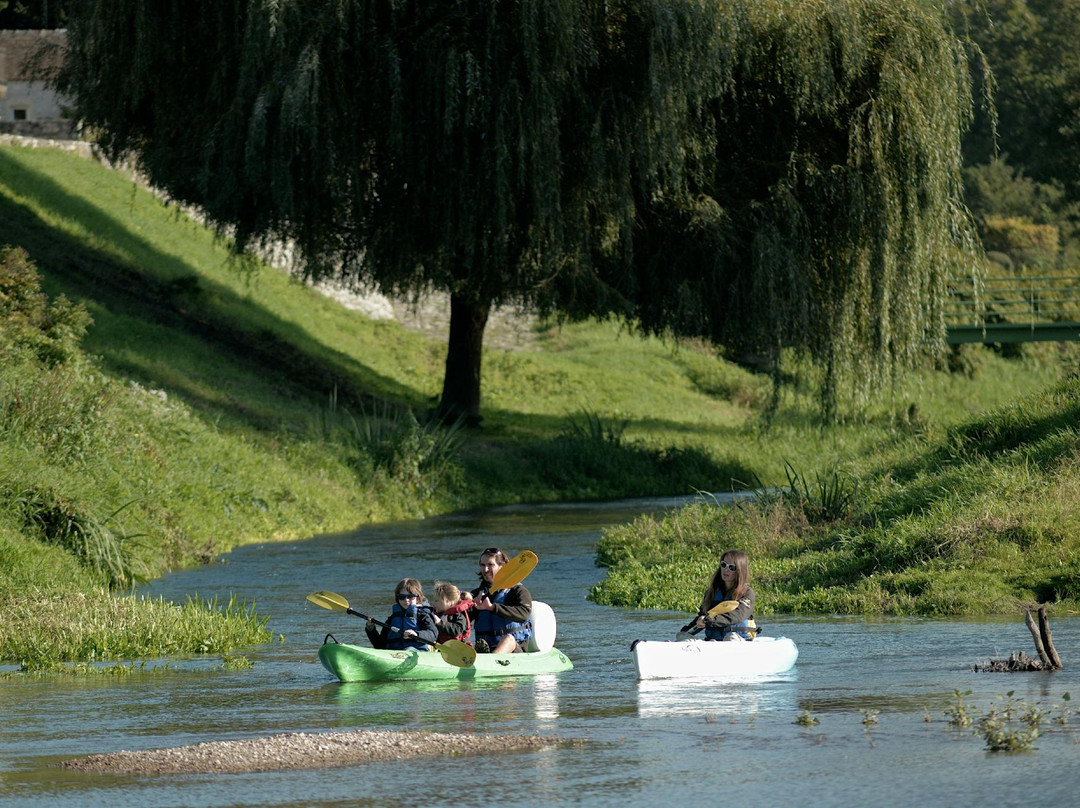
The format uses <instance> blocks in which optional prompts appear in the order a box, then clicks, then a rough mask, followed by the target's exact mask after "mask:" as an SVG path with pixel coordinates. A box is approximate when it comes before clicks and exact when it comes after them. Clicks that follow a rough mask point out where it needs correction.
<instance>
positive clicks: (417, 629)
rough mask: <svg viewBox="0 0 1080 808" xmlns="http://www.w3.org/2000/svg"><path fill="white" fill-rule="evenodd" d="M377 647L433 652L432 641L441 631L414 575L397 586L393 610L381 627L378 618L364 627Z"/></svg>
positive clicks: (392, 649)
mask: <svg viewBox="0 0 1080 808" xmlns="http://www.w3.org/2000/svg"><path fill="white" fill-rule="evenodd" d="M364 630H365V631H366V632H367V636H368V639H369V640H371V645H372V646H373V647H374V648H385V649H387V650H388V651H406V650H410V649H415V650H417V651H431V650H432V648H431V646H430V645H429V643H433V642H436V638H437V637H438V636H439V630H438V628H437V627H436V626H435V620H434V619H433V618H432V616H431V609H430V608H428V607H427V606H426V601H425V600H424V589H423V587H422V586H420V582H419V581H418V580H416V579H415V578H403V579H402V580H401V583H399V584H398V585H397V586H396V587H394V610H393V611H392V612H391V613H390V616H389V617H388V618H386V625H385V626H383V627H382V629H381V630H380V629H379V627H378V626H376V625H375V621H373V620H368V622H367V625H366V626H365V627H364Z"/></svg>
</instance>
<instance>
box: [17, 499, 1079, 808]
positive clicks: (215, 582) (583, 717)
mask: <svg viewBox="0 0 1080 808" xmlns="http://www.w3.org/2000/svg"><path fill="white" fill-rule="evenodd" d="M673 504H674V502H673V501H671V500H635V501H627V502H620V503H609V504H603V505H597V504H590V505H551V506H540V507H536V506H529V507H525V506H521V507H512V508H501V509H495V510H490V511H484V512H477V513H467V514H457V515H451V516H445V517H438V518H432V519H427V520H418V521H410V522H400V523H393V524H386V525H376V526H368V527H364V528H362V529H359V530H357V531H354V532H350V533H347V534H340V535H327V536H318V537H314V538H310V539H307V540H304V541H297V542H290V543H280V544H264V545H251V546H248V547H245V548H242V549H239V550H237V551H235V552H233V553H231V554H229V555H227V556H225V557H224V558H223V559H221V563H219V564H215V565H212V566H208V567H203V568H200V569H196V570H190V571H185V572H180V573H176V574H172V575H169V576H166V577H165V578H163V579H161V580H158V581H155V582H153V583H152V584H151V585H148V586H147V587H145V588H144V591H145V592H146V593H147V594H152V595H155V596H156V595H163V596H165V597H166V598H168V599H171V600H175V601H179V602H182V601H183V600H184V599H185V598H186V597H188V596H189V595H194V594H196V593H197V594H199V595H200V596H202V597H215V596H216V597H218V598H219V599H220V600H222V601H225V602H227V601H228V599H229V597H230V596H232V595H236V596H237V597H239V598H240V599H242V600H246V601H249V602H250V601H252V600H254V601H255V603H256V605H257V609H258V611H259V612H260V613H261V614H269V615H270V616H271V620H270V623H269V625H270V628H271V629H272V630H273V631H274V632H275V635H281V638H280V639H277V640H275V642H274V643H273V644H271V645H268V646H266V647H263V648H258V649H254V650H250V651H247V652H245V653H246V655H247V656H248V658H249V659H250V660H251V662H252V663H253V666H252V667H251V668H250V669H248V670H221V669H220V660H219V659H213V660H204V659H182V660H168V661H164V660H163V661H159V662H157V663H154V664H151V665H148V666H147V669H146V670H145V671H136V672H135V673H133V674H131V675H129V676H122V677H114V676H101V677H66V676H65V677H54V676H49V677H22V676H14V677H10V676H9V677H6V678H0V806H9V805H10V806H47V805H57V804H60V803H61V802H63V803H64V804H68V803H70V804H73V805H80V806H108V807H109V808H120V806H140V808H147V806H224V805H229V806H309V805H310V806H345V805H357V806H368V805H370V806H384V805H391V804H394V803H399V802H402V801H410V802H416V803H418V804H424V805H453V806H471V805H479V804H490V803H492V802H493V801H496V802H502V803H507V804H511V805H540V804H550V803H561V804H576V805H585V806H598V807H599V806H612V808H614V807H615V806H627V805H629V806H653V805H672V806H674V805H686V804H698V803H701V802H702V801H709V800H723V801H725V802H728V803H732V804H742V803H748V802H752V803H754V804H758V805H763V806H799V807H800V808H805V806H814V805H822V806H830V805H845V806H847V805H869V804H873V805H875V806H913V805H919V806H927V805H930V806H934V805H960V804H964V805H971V804H975V805H991V804H995V805H997V804H1001V805H1016V804H1020V803H1022V802H1023V803H1027V802H1031V803H1037V804H1039V805H1042V806H1057V805H1061V806H1065V805H1073V804H1075V801H1076V795H1077V793H1078V792H1080V767H1077V766H1076V763H1077V761H1078V759H1080V714H1077V715H1072V714H1071V704H1072V702H1069V701H1068V700H1067V697H1066V694H1070V693H1071V694H1075V695H1076V696H1078V697H1080V675H1078V673H1077V670H1078V668H1077V667H1076V664H1075V662H1076V659H1077V648H1078V645H1080V620H1077V619H1075V618H1061V617H1055V618H1054V620H1053V623H1052V628H1053V630H1054V639H1055V642H1056V645H1057V647H1058V650H1059V652H1060V653H1061V655H1062V657H1063V659H1064V661H1065V666H1066V670H1064V671H1059V672H1056V673H1052V674H1042V673H1037V674H1033V673H1029V674H986V673H980V674H976V673H972V672H971V671H970V669H969V666H970V665H971V664H972V663H979V662H985V661H986V660H987V659H988V658H990V657H1003V656H1007V655H1008V653H1009V652H1010V651H1014V650H1025V651H1027V652H1029V653H1031V650H1032V647H1031V646H1032V644H1031V638H1030V635H1029V634H1028V632H1027V629H1026V628H1025V626H1024V624H1023V622H1022V617H1021V616H1019V615H1018V616H1016V617H1015V618H1013V619H1009V620H981V621H959V620H928V619H862V618H844V617H821V618H812V619H810V618H802V619H800V618H788V617H770V618H762V619H760V620H759V622H761V623H763V624H764V625H765V626H766V631H767V633H770V634H773V635H786V636H789V637H791V638H793V639H794V640H795V641H796V643H797V644H798V646H799V650H800V656H799V661H798V664H797V666H796V668H795V670H794V671H793V672H792V673H789V674H784V675H781V676H774V677H768V678H764V679H760V680H755V681H743V682H719V683H715V682H714V683H708V682H705V683H702V682H684V683H679V682H638V681H637V680H636V677H635V674H634V668H633V663H632V661H631V658H630V643H631V642H632V641H633V640H634V639H636V638H639V637H640V638H650V639H667V638H672V637H673V636H674V632H675V631H676V630H677V629H678V627H679V626H680V625H681V624H682V623H683V622H685V619H686V615H683V614H678V613H673V612H663V611H644V610H642V611H638V610H628V609H615V608H608V607H601V606H596V605H594V604H592V603H589V602H588V601H587V600H585V594H586V592H587V591H588V589H589V587H590V586H591V585H592V584H594V583H596V582H597V581H599V580H600V579H601V577H602V576H603V570H602V569H600V568H597V567H596V566H595V565H594V563H593V556H594V548H595V543H596V540H597V538H598V536H599V531H600V529H601V528H602V527H603V526H604V525H608V524H613V523H617V522H624V521H628V520H630V519H632V518H634V517H635V516H636V515H637V514H639V513H642V512H650V511H655V510H659V509H663V508H667V507H670V506H672V505H673ZM490 546H501V547H503V548H504V549H505V550H506V551H507V552H508V553H509V554H511V555H513V554H514V553H517V552H519V551H520V550H523V549H532V550H534V551H535V552H536V553H537V554H538V555H539V556H540V563H539V565H538V566H537V568H536V570H535V571H534V572H533V573H532V574H531V575H530V576H529V578H528V580H527V581H526V583H527V585H528V587H529V589H530V590H531V591H532V593H533V596H534V597H536V598H538V599H540V600H544V601H546V602H547V603H549V604H550V605H551V606H552V607H553V608H554V610H555V613H556V615H557V616H558V619H559V632H558V640H557V645H558V647H559V648H560V649H562V650H563V651H564V652H565V653H566V654H567V655H568V656H570V658H571V659H573V661H574V664H575V669H574V670H572V671H569V672H566V673H563V674H560V675H557V676H545V677H537V678H532V679H529V678H522V679H508V680H503V681H495V682H484V681H474V682H457V681H454V682H448V683H354V684H341V683H339V682H337V681H336V680H334V679H333V677H332V676H330V674H328V673H327V672H326V671H325V670H324V669H323V668H322V667H321V665H320V664H319V662H318V659H317V657H316V651H317V649H318V647H319V645H320V644H321V642H322V641H323V638H324V636H325V635H326V634H327V633H332V634H334V635H335V637H337V638H338V639H339V640H341V641H343V642H348V641H361V638H362V637H363V624H362V621H360V620H359V619H357V618H354V617H350V616H348V615H345V614H343V613H340V612H329V611H326V610H323V609H320V608H318V607H317V606H314V605H313V604H311V603H309V602H307V601H306V600H305V595H307V594H308V593H309V592H311V591H314V590H319V589H327V590H332V591H335V592H339V593H341V594H343V595H345V596H346V597H347V598H348V599H349V601H350V603H351V604H352V605H353V607H354V608H356V609H358V610H360V611H365V612H367V613H370V614H374V615H377V616H382V615H384V614H386V613H387V612H388V611H389V608H390V599H391V594H392V592H393V587H394V585H395V583H396V582H397V581H398V580H399V579H400V578H401V577H403V576H406V575H408V576H412V577H416V578H419V579H421V580H422V581H423V582H424V583H425V587H430V582H431V581H432V580H434V579H436V578H447V579H449V580H452V581H454V582H456V583H458V585H459V586H465V585H468V584H471V583H472V582H473V581H474V580H475V578H474V575H475V569H476V558H477V555H478V553H479V551H480V550H482V549H484V548H486V547H490ZM751 564H752V560H751ZM704 583H705V582H704V581H703V582H702V586H704ZM165 662H168V667H164V665H165ZM958 691H959V692H960V693H961V694H964V695H963V696H962V699H963V703H964V705H965V708H967V709H979V710H981V711H983V712H985V710H986V709H987V708H988V707H989V706H990V705H991V704H992V703H993V702H995V701H997V702H1000V701H1001V700H1003V699H1005V698H1006V694H1007V693H1008V692H1009V691H1013V698H1014V699H1016V700H1019V701H1024V702H1026V703H1029V704H1030V703H1038V705H1039V706H1041V707H1042V708H1044V709H1047V710H1051V711H1052V713H1053V715H1051V716H1048V717H1047V718H1046V719H1045V720H1044V722H1043V733H1042V735H1041V736H1040V738H1039V739H1038V741H1037V743H1036V749H1034V750H1033V751H1030V752H1027V753H1024V754H1004V753H992V752H989V751H987V749H986V745H985V743H984V740H983V737H982V736H981V735H979V734H977V733H975V732H973V730H972V729H971V728H968V729H967V730H963V731H959V730H957V729H955V728H954V727H953V726H952V725H950V722H949V721H948V719H947V717H946V711H947V710H948V708H949V707H950V705H955V704H956V703H957V695H956V694H957V692H958ZM967 691H970V692H967ZM1076 704H1077V709H1078V710H1080V698H1078V700H1077V702H1076ZM1062 706H1065V707H1066V708H1069V709H1070V712H1069V713H1068V715H1067V716H1066V721H1065V723H1059V722H1057V721H1055V720H1054V716H1055V715H1060V714H1061V710H1060V708H1061V707H1062ZM800 717H803V718H810V717H812V718H816V719H817V720H818V723H816V724H810V725H804V724H800V723H797V721H798V719H800ZM875 719H876V723H874V720H875ZM374 728H379V729H386V728H403V729H431V730H447V731H455V732H478V733H530V734H531V733H540V734H546V735H557V736H559V737H561V738H565V739H568V740H575V741H578V742H579V743H577V744H572V745H570V744H568V745H565V746H560V747H557V748H551V749H546V750H543V751H536V752H526V753H515V754H513V755H508V756H505V757H468V758H438V757H437V758H433V759H430V760H416V761H409V762H405V763H370V764H363V765H357V766H353V767H346V768H336V769H321V770H314V771H290V772H271V773H260V774H243V775H240V774H236V775H215V776H211V775H184V776H168V777H136V776H119V775H100V774H86V773H79V772H71V771H67V770H64V769H60V768H59V767H57V765H56V764H57V763H58V762H60V761H63V760H67V759H70V758H73V757H79V756H83V755H88V754H93V753H99V752H111V751H116V750H120V749H129V750H133V749H150V748H159V747H169V746H178V745H182V744H189V743H197V742H202V741H212V740H229V739H240V738H250V737H256V736H264V735H271V734H276V733H282V732H325V731H331V730H348V729H374Z"/></svg>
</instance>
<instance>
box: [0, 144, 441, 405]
mask: <svg viewBox="0 0 1080 808" xmlns="http://www.w3.org/2000/svg"><path fill="white" fill-rule="evenodd" d="M0 175H2V176H3V177H4V180H5V183H8V184H10V185H12V186H13V187H17V188H18V189H19V192H20V193H21V194H24V195H27V196H30V197H32V198H34V200H35V202H36V203H37V204H38V205H40V206H41V207H42V208H47V209H51V210H53V211H55V212H56V213H57V215H58V216H60V217H63V218H68V219H71V220H74V221H78V222H79V223H80V224H81V225H82V226H83V227H84V228H86V230H87V231H88V232H91V233H94V234H96V235H99V236H101V237H102V238H104V239H107V240H109V241H111V242H114V243H116V244H117V245H118V247H119V248H120V249H121V250H122V251H123V252H126V253H128V254H131V255H138V256H143V258H142V260H145V261H146V262H147V264H148V266H136V265H133V264H131V263H129V262H126V261H123V260H120V259H118V258H116V257H114V256H111V255H108V254H106V253H105V252H103V251H101V250H98V249H95V248H93V247H91V246H88V245H87V244H86V243H85V242H84V241H82V240H80V239H78V238H76V237H73V236H70V235H68V234H66V233H64V232H62V231H60V230H58V229H56V228H53V227H51V226H50V225H49V224H47V223H46V222H44V221H42V220H41V219H40V217H39V216H37V215H36V214H35V213H34V212H33V211H32V210H31V209H29V208H28V207H26V206H23V205H20V204H17V203H16V202H14V201H13V200H11V199H10V198H8V197H7V196H3V195H0V222H2V223H3V224H2V225H0V242H2V243H10V244H15V245H18V246H20V247H22V248H23V249H24V250H26V252H27V253H28V254H29V255H30V258H31V259H32V260H33V261H34V263H35V264H36V265H37V267H38V269H39V270H40V271H41V272H42V274H43V276H44V286H45V288H46V289H47V290H48V291H49V293H50V294H53V295H55V294H58V293H63V294H65V295H67V296H68V297H69V298H71V299H73V300H77V301H78V300H81V301H84V302H86V303H87V305H88V307H89V308H90V309H91V310H92V312H93V313H94V318H95V325H94V326H92V327H91V334H90V335H89V337H88V345H87V347H88V348H89V350H91V351H92V352H94V353H96V354H98V355H99V356H100V357H101V359H102V361H103V364H104V366H105V367H106V368H107V369H112V370H117V371H122V372H125V373H131V372H134V373H136V374H137V375H138V376H140V377H141V380H142V381H144V382H146V383H148V384H151V385H154V386H159V387H162V388H164V389H166V390H174V391H177V392H182V393H183V394H184V395H185V397H189V398H191V399H194V400H192V401H191V403H192V404H193V406H200V401H199V400H198V399H199V398H200V394H199V393H197V392H196V391H198V390H199V389H200V388H205V386H206V385H205V379H200V378H196V376H197V375H198V374H199V373H200V370H199V368H200V367H201V368H202V369H203V370H209V369H210V368H213V367H214V366H215V365H221V364H222V363H223V362H227V364H229V365H233V366H235V369H236V372H237V374H242V373H246V374H248V375H249V377H250V378H252V379H256V380H258V383H259V384H263V385H269V386H271V387H273V388H275V389H277V390H278V392H279V394H280V395H282V397H283V398H285V399H291V400H295V399H297V398H300V399H309V400H310V399H313V398H314V399H316V400H319V399H321V400H322V401H325V400H326V396H328V395H329V393H330V391H332V390H334V389H336V390H337V391H338V398H339V401H341V402H342V403H348V402H349V401H358V402H364V401H366V400H370V397H371V396H372V395H377V396H383V397H388V398H393V399H397V400H399V401H403V402H407V403H409V404H412V405H416V404H420V403H422V401H423V397H422V396H421V394H419V393H418V392H417V391H416V390H414V389H412V388H409V387H407V386H404V385H401V384H400V383H398V382H397V381H395V380H394V379H392V378H389V377H386V376H384V375H382V374H379V373H376V372H374V371H373V370H371V368H369V367H367V366H365V365H363V364H361V363H359V362H357V361H356V360H355V359H354V358H353V357H350V356H348V355H346V354H342V353H340V352H337V351H334V350H332V349H330V348H327V347H326V346H325V345H322V344H320V343H318V342H316V341H315V340H313V339H311V337H310V336H308V334H307V333H306V332H305V331H304V330H303V328H301V327H300V326H298V325H297V324H295V323H291V322H288V321H284V320H281V319H280V318H277V317H275V316H274V315H272V314H270V313H269V312H267V311H266V310H265V309H264V308H262V307H260V306H258V305H257V304H255V303H253V302H251V301H250V300H247V299H244V298H243V297H241V296H239V295H237V294H236V293H235V292H234V291H232V290H230V289H228V288H227V287H224V286H222V285H220V284H217V283H215V282H214V281H212V280H208V279H207V278H205V277H204V276H202V275H200V274H198V272H197V271H196V270H195V268H193V267H192V266H190V265H188V264H186V263H184V262H183V261H181V260H179V259H177V258H176V257H175V256H171V255H168V254H165V253H162V252H160V251H158V250H156V249H155V248H154V246H153V245H152V244H151V243H149V242H147V241H146V240H145V239H142V238H141V237H140V236H138V235H137V234H136V233H134V232H132V231H131V230H130V229H129V228H128V227H126V226H125V225H124V223H123V222H121V221H118V220H117V219H116V218H115V217H113V216H111V215H109V214H108V213H106V212H104V211H103V210H102V209H101V208H98V207H96V206H95V205H93V204H92V203H91V202H90V201H88V200H86V199H83V198H81V197H78V196H75V195H72V194H71V193H69V192H68V191H66V190H65V189H63V188H61V187H60V186H59V185H58V184H57V183H55V182H54V181H53V180H52V179H50V178H49V177H48V176H46V175H44V174H41V173H39V172H35V171H33V170H31V169H27V168H26V167H25V166H23V165H22V164H20V163H19V162H17V161H15V160H13V159H12V158H10V157H9V156H8V155H6V154H5V153H4V152H3V150H0ZM151 266H152V268H151ZM95 330H97V331H98V333H99V334H101V335H103V336H104V337H105V338H101V339H98V338H97V337H96V336H95V334H94V331H95ZM125 334H126V335H127V337H128V338H127V339H125V338H124V335H125ZM105 335H107V336H105ZM193 352H203V353H204V355H203V356H201V357H198V356H196V357H193V355H192V353H193ZM163 367H168V368H169V374H168V375H167V376H166V375H165V374H164V373H163V372H160V371H155V368H163ZM182 369H186V370H182ZM185 373H187V374H190V376H189V377H188V378H184V374H185ZM221 375H222V378H221V382H222V383H223V384H229V379H228V378H225V377H227V376H229V375H234V374H229V373H225V374H221ZM222 398H223V399H228V400H229V401H230V402H231V403H228V404H222V400H221V399H219V400H216V401H214V402H210V401H208V400H206V399H205V398H204V399H203V401H202V402H201V403H202V405H203V406H208V405H210V406H213V407H214V408H215V409H217V410H219V411H220V410H221V409H225V410H231V411H232V412H233V414H234V415H236V416H237V417H238V418H240V419H241V420H247V421H250V420H252V419H253V417H254V416H255V414H256V413H259V412H260V411H262V410H263V409H264V408H263V407H261V406H260V405H259V402H257V401H252V400H246V401H245V398H246V396H245V390H244V385H243V382H240V383H238V384H234V386H233V389H232V390H229V391H227V393H226V395H225V396H223V397H222ZM255 420H256V421H258V420H259V419H258V418H257V417H255Z"/></svg>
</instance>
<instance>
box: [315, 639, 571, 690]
mask: <svg viewBox="0 0 1080 808" xmlns="http://www.w3.org/2000/svg"><path fill="white" fill-rule="evenodd" d="M319 661H320V662H322V664H323V667H325V668H326V669H327V670H328V671H330V673H332V674H334V676H336V677H337V678H338V679H340V680H341V681H343V682H372V681H378V680H383V679H480V678H486V677H489V676H536V675H537V674H541V673H558V672H559V671H568V670H570V669H571V668H573V667H574V663H572V662H571V661H570V659H569V657H567V656H566V655H565V654H564V653H563V652H562V651H560V650H559V649H558V648H551V649H550V650H547V651H534V652H531V653H522V654H479V655H478V656H477V657H476V664H475V665H474V666H473V667H471V668H457V667H455V666H453V665H451V664H449V663H448V662H446V661H445V660H443V658H442V656H441V655H439V654H438V653H435V652H432V651H384V650H381V649H378V648H367V647H364V646H360V645H348V644H347V643H338V642H328V643H325V644H324V645H323V646H322V648H320V649H319Z"/></svg>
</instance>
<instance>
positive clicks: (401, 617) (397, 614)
mask: <svg viewBox="0 0 1080 808" xmlns="http://www.w3.org/2000/svg"><path fill="white" fill-rule="evenodd" d="M419 610H420V607H418V606H417V605H416V603H412V604H410V606H409V608H408V609H402V608H401V604H400V603H395V604H394V611H393V614H391V615H390V618H389V619H388V620H387V621H386V623H387V625H389V626H390V629H389V630H388V631H387V632H386V648H387V650H390V651H411V650H416V651H430V650H431V648H430V647H429V646H428V644H427V643H425V642H420V641H418V640H417V639H416V638H415V637H411V638H409V639H405V638H404V637H402V636H401V632H403V631H407V630H408V629H412V630H413V631H419V630H420V623H419V621H418V620H417V619H416V615H417V613H418V612H419ZM395 628H396V629H400V631H394V629H395Z"/></svg>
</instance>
